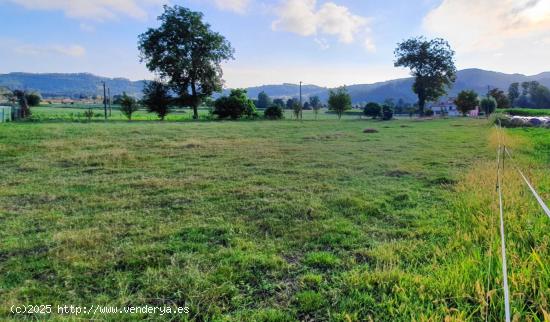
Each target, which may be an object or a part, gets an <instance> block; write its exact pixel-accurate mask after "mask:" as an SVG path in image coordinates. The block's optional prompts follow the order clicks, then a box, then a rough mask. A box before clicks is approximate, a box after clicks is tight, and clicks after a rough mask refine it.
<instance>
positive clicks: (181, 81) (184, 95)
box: [139, 5, 233, 119]
mask: <svg viewBox="0 0 550 322" xmlns="http://www.w3.org/2000/svg"><path fill="white" fill-rule="evenodd" d="M158 20H159V21H160V22H161V25H160V27H158V28H156V29H153V28H150V29H148V30H147V31H146V32H145V33H143V34H141V35H140V36H139V51H140V53H141V61H145V63H146V65H147V68H148V69H149V70H150V71H152V72H154V73H156V74H158V75H159V76H160V77H161V79H163V80H166V81H167V82H168V84H169V85H170V87H171V88H172V89H173V90H174V91H175V92H176V93H177V94H178V95H179V101H180V104H182V105H184V106H191V107H192V108H193V118H195V119H198V117H199V114H198V106H199V105H200V103H201V100H203V99H204V98H206V97H208V96H211V95H212V93H214V92H218V91H221V89H222V85H223V80H222V68H221V65H220V64H221V63H222V62H223V61H226V60H229V59H232V58H233V48H232V47H231V44H230V43H229V42H228V41H227V40H226V39H225V38H224V37H223V36H222V35H220V34H219V33H217V32H214V31H212V30H211V29H210V25H209V24H207V23H205V22H204V21H203V14H202V13H200V12H194V11H191V10H189V9H187V8H184V7H181V6H177V5H176V6H174V7H169V6H167V5H165V6H164V13H163V14H162V15H161V16H160V17H158Z"/></svg>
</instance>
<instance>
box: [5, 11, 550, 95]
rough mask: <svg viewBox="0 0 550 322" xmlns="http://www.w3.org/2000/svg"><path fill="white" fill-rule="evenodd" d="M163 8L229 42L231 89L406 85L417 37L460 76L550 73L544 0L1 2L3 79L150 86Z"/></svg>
mask: <svg viewBox="0 0 550 322" xmlns="http://www.w3.org/2000/svg"><path fill="white" fill-rule="evenodd" d="M164 3H168V4H179V5H183V6H187V7H189V8H191V9H193V10H198V11H201V12H203V13H204V14H205V20H206V21H207V22H209V23H210V24H211V25H212V28H213V29H214V30H216V31H219V32H221V33H222V34H223V35H225V36H226V37H227V38H228V40H229V41H230V42H231V43H232V44H233V47H234V48H235V50H236V55H235V60H233V61H231V62H228V63H225V64H224V72H225V77H224V78H225V80H226V84H227V86H229V87H241V86H252V85H261V84H278V83H283V82H289V83H297V82H298V81H300V80H302V81H304V82H306V83H313V84H318V85H323V86H339V85H350V84H357V83H371V82H376V81H383V80H388V79H393V78H397V77H404V76H407V74H408V73H407V71H406V70H403V69H397V68H394V67H393V49H394V48H395V45H396V43H397V42H399V41H401V40H403V39H405V38H407V37H411V36H416V35H426V36H427V37H444V38H446V39H448V40H449V41H450V43H451V45H452V46H453V48H454V49H455V50H456V51H457V56H456V58H457V66H458V67H459V68H470V67H478V68H484V69H490V70H497V71H502V72H509V73H514V72H518V73H525V74H536V73H539V72H542V71H549V70H550V59H549V57H550V0H483V1H477V0H418V1H410V0H385V1H381V0H330V1H324V0H180V1H176V0H172V1H167V0H0V21H1V22H0V23H1V24H2V27H3V28H2V30H3V31H2V33H0V73H6V72H13V71H25V72H90V73H94V74H97V75H102V76H109V77H126V78H130V79H134V80H135V79H143V78H152V77H153V76H152V75H151V74H150V73H149V72H148V71H147V70H146V68H145V66H144V65H143V64H141V63H140V62H139V59H138V51H137V48H136V47H137V35H138V34H140V33H142V32H144V31H145V30H146V29H147V28H149V27H154V26H156V25H157V22H156V17H157V16H158V15H159V14H160V13H161V11H162V4H164Z"/></svg>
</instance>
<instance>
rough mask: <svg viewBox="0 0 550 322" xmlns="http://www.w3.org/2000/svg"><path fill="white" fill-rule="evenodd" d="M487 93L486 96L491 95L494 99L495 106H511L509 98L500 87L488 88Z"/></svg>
mask: <svg viewBox="0 0 550 322" xmlns="http://www.w3.org/2000/svg"><path fill="white" fill-rule="evenodd" d="M487 94H488V96H491V97H492V98H494V99H495V101H496V103H497V108H510V107H511V106H512V105H511V104H510V99H509V98H508V96H507V95H506V93H504V91H503V90H501V89H498V88H493V89H491V90H489V93H487Z"/></svg>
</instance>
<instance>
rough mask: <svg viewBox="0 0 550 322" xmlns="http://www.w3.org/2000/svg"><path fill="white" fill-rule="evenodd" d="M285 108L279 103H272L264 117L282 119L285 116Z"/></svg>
mask: <svg viewBox="0 0 550 322" xmlns="http://www.w3.org/2000/svg"><path fill="white" fill-rule="evenodd" d="M283 114H284V113H283V109H282V108H281V106H279V105H275V104H271V106H269V107H268V108H266V110H265V112H264V117H265V118H266V119H268V120H280V119H282V118H283V116H284V115H283Z"/></svg>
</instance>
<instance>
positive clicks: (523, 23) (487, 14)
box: [424, 0, 550, 51]
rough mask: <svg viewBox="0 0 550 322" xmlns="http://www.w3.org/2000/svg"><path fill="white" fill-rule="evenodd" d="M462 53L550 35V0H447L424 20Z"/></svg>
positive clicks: (425, 25) (436, 33)
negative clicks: (538, 35)
mask: <svg viewBox="0 0 550 322" xmlns="http://www.w3.org/2000/svg"><path fill="white" fill-rule="evenodd" d="M424 27H425V29H427V30H428V31H429V32H431V33H432V34H435V35H438V36H443V37H445V38H447V39H448V40H449V41H450V42H451V43H452V44H453V45H454V46H455V47H456V48H457V49H458V50H461V51H480V50H492V49H496V48H499V47H502V46H505V45H506V44H507V42H509V41H511V40H517V39H520V40H521V39H527V38H528V37H530V36H533V35H536V34H541V33H545V34H548V32H550V0H483V1H479V0H444V1H443V2H442V3H441V5H439V6H438V7H437V8H435V9H434V10H432V11H431V12H430V13H428V15H427V16H426V17H425V18H424Z"/></svg>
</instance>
